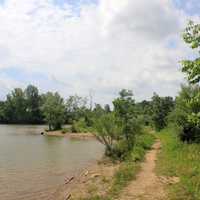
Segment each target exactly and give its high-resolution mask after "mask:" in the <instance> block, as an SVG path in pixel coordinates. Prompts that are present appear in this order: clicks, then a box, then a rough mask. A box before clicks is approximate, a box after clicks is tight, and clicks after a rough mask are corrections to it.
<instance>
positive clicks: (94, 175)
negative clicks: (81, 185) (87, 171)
mask: <svg viewBox="0 0 200 200" xmlns="http://www.w3.org/2000/svg"><path fill="white" fill-rule="evenodd" d="M99 176H101V174H92V176H91V178H96V177H99Z"/></svg>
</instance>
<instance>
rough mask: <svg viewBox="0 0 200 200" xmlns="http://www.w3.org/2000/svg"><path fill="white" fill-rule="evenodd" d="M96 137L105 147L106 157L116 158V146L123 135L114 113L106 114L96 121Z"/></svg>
mask: <svg viewBox="0 0 200 200" xmlns="http://www.w3.org/2000/svg"><path fill="white" fill-rule="evenodd" d="M94 127H95V130H96V133H95V136H96V138H97V139H98V140H99V141H100V142H101V143H102V144H104V145H105V147H106V155H108V156H114V146H115V144H116V142H117V141H118V140H119V138H120V135H121V134H122V127H121V126H120V124H119V123H118V119H117V118H116V117H115V115H114V114H113V113H109V114H104V115H102V116H100V117H99V118H98V119H96V122H95V125H94Z"/></svg>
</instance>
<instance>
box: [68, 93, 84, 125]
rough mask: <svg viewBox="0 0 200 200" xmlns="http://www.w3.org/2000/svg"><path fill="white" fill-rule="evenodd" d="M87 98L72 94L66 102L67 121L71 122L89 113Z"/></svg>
mask: <svg viewBox="0 0 200 200" xmlns="http://www.w3.org/2000/svg"><path fill="white" fill-rule="evenodd" d="M86 104H87V99H86V98H83V97H80V96H78V95H74V96H70V97H69V98H68V99H67V100H66V104H65V118H66V121H67V123H69V124H71V123H72V122H73V121H77V120H79V119H80V118H83V117H84V116H85V113H87V108H86Z"/></svg>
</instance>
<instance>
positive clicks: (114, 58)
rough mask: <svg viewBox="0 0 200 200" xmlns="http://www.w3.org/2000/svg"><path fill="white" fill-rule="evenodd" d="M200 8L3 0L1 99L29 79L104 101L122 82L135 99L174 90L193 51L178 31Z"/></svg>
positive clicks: (131, 0) (182, 0)
mask: <svg viewBox="0 0 200 200" xmlns="http://www.w3.org/2000/svg"><path fill="white" fill-rule="evenodd" d="M199 10H200V1H199V0H151V1H149V0H123V1H122V0H0V99H5V96H6V94H7V93H8V92H10V91H11V90H12V89H13V88H15V87H22V88H25V87H26V86H27V85H28V84H34V85H36V86H37V87H38V88H39V90H40V91H41V92H46V91H48V90H49V91H58V92H59V93H60V94H61V95H62V96H63V97H65V98H66V97H68V96H69V95H74V94H79V95H81V96H88V94H89V93H91V92H92V94H93V96H94V97H93V98H94V101H95V102H98V103H101V104H105V103H111V101H112V99H113V98H114V97H116V96H117V94H118V92H119V90H120V89H122V88H126V89H131V90H133V93H134V96H135V98H136V100H138V101H139V100H143V99H149V98H151V96H152V94H153V92H156V93H158V94H159V95H161V96H176V95H177V92H178V91H179V89H180V84H181V83H184V82H185V79H184V74H183V73H181V66H180V61H181V60H182V59H186V58H190V57H191V56H192V55H193V51H192V50H191V49H190V48H189V47H188V46H187V45H186V44H184V42H183V41H182V39H181V33H182V31H183V30H184V28H185V26H186V25H187V22H188V20H190V19H192V20H194V21H195V22H199V21H200V13H199Z"/></svg>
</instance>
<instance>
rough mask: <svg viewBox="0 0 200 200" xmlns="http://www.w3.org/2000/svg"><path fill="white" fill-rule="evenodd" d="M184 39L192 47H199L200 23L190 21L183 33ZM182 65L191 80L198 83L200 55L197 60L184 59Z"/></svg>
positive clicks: (199, 79) (199, 77)
mask: <svg viewBox="0 0 200 200" xmlns="http://www.w3.org/2000/svg"><path fill="white" fill-rule="evenodd" d="M183 39H184V41H185V42H186V43H188V44H189V45H190V46H191V48H192V49H199V47H200V24H194V22H192V21H190V22H189V24H188V27H187V28H186V29H185V31H184V33H183ZM182 65H183V68H182V71H183V72H185V73H186V74H187V75H188V80H189V82H190V83H198V82H199V81H200V57H198V58H196V59H195V60H184V61H182Z"/></svg>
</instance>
